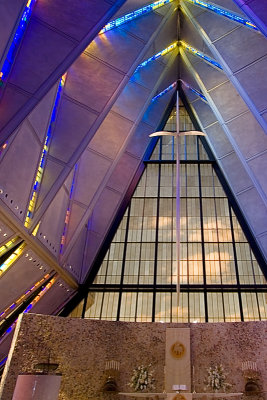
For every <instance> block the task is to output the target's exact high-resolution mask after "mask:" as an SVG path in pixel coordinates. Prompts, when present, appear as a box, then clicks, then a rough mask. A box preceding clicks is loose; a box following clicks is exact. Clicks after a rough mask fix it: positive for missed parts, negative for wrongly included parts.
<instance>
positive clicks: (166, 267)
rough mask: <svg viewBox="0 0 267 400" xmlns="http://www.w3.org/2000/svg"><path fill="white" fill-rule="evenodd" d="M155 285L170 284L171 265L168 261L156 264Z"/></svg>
mask: <svg viewBox="0 0 267 400" xmlns="http://www.w3.org/2000/svg"><path fill="white" fill-rule="evenodd" d="M157 284H172V263H171V262H170V261H160V260H159V261H158V262H157Z"/></svg>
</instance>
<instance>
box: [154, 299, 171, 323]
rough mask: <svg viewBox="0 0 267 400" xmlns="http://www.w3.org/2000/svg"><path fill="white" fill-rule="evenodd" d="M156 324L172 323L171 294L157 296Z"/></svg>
mask: <svg viewBox="0 0 267 400" xmlns="http://www.w3.org/2000/svg"><path fill="white" fill-rule="evenodd" d="M155 322H171V293H161V292H159V293H157V294H156V311H155Z"/></svg>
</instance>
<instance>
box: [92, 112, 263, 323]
mask: <svg viewBox="0 0 267 400" xmlns="http://www.w3.org/2000/svg"><path fill="white" fill-rule="evenodd" d="M181 115H182V118H180V128H181V124H182V125H183V126H184V127H188V126H189V125H190V121H188V118H189V117H188V115H187V113H186V111H185V109H183V110H181ZM174 119H175V113H174V111H173V113H172V116H171V117H170V121H169V123H170V124H174ZM181 129H183V128H181ZM191 129H192V127H191ZM157 149H158V150H157V151H158V155H160V153H161V152H162V158H165V159H166V160H167V159H169V160H171V159H173V157H174V155H175V146H174V143H173V139H172V138H171V137H164V138H162V139H160V140H159V141H158V145H157ZM198 152H199V153H198ZM198 155H200V159H206V160H207V159H208V156H207V154H206V152H205V150H204V147H203V146H202V144H201V142H200V141H199V139H197V138H195V137H190V136H188V137H181V138H180V157H181V160H187V161H185V162H184V163H182V164H181V165H180V173H181V175H180V186H181V198H180V240H181V244H180V284H181V293H180V303H179V307H177V294H176V293H174V292H173V291H174V290H175V285H176V283H177V259H176V250H177V245H176V206H177V204H176V187H175V186H176V177H175V173H176V166H175V165H174V164H173V163H169V164H168V163H162V164H160V163H159V164H150V163H149V164H147V166H146V169H145V171H144V173H143V176H142V178H141V179H140V182H139V184H138V186H137V188H136V190H135V193H134V196H133V198H132V200H131V202H130V205H129V207H128V209H127V211H126V213H125V215H124V217H123V219H122V222H121V223H120V225H119V228H118V230H117V232H116V235H115V237H114V239H113V242H112V244H111V246H110V248H109V250H108V252H107V254H106V256H105V258H104V261H103V263H102V265H101V267H100V269H99V272H98V275H97V277H96V279H95V281H94V285H96V286H97V285H104V286H105V290H104V292H105V293H108V296H107V297H106V296H104V297H103V294H102V293H100V294H99V293H97V294H96V297H95V298H96V300H95V303H94V304H93V305H92V306H91V307H90V309H91V311H90V312H89V309H88V310H87V311H86V314H87V315H89V314H90V313H91V314H92V315H93V316H92V318H104V319H116V318H117V313H118V310H117V311H116V310H115V308H116V307H117V306H118V297H116V296H114V293H115V292H113V290H114V286H113V287H112V291H111V289H109V287H110V286H111V285H120V284H122V286H120V289H119V290H120V291H121V290H122V294H121V307H120V319H121V320H125V321H135V320H137V321H151V320H153V318H154V319H155V320H156V321H173V322H189V321H190V322H205V319H206V318H208V320H209V322H218V321H224V319H225V321H240V320H241V312H240V304H239V301H240V297H239V294H238V292H239V293H242V296H241V300H242V303H243V304H242V305H243V309H244V319H245V320H257V319H260V318H261V319H264V318H265V319H266V295H265V294H263V293H262V292H260V290H258V292H257V293H255V290H254V289H253V288H252V289H251V292H249V291H248V286H246V288H244V290H245V291H244V290H242V285H255V284H258V285H261V284H266V280H265V278H264V276H263V274H262V271H261V269H260V268H259V265H258V263H257V261H256V259H255V256H254V255H253V253H252V251H251V248H250V246H249V244H248V242H247V240H246V238H245V236H244V234H243V231H242V229H241V226H240V224H239V223H238V221H237V218H236V216H235V213H234V212H233V210H232V209H231V208H230V205H229V202H228V199H227V197H226V195H225V193H224V190H223V188H222V186H221V184H220V181H219V180H218V178H217V176H216V174H215V173H214V169H213V165H212V163H210V164H209V163H205V164H203V163H202V164H201V163H199V164H197V163H191V164H190V163H189V162H188V160H189V159H190V158H192V159H194V160H197V159H198ZM158 159H159V158H158ZM159 185H160V186H159ZM200 189H201V190H200ZM200 194H201V196H200ZM201 218H202V219H201ZM203 239H204V241H203ZM126 240H127V241H126ZM204 271H205V273H206V276H205V277H204ZM237 272H238V277H237ZM122 273H123V274H124V276H123V278H122V279H121V274H122ZM204 282H205V284H206V286H205V287H204ZM239 282H240V285H241V286H239ZM127 285H131V286H130V287H129V286H127ZM145 285H146V287H145ZM196 285H199V286H197V287H196ZM209 285H220V286H221V289H220V292H219V293H218V292H216V293H215V292H214V290H215V289H217V288H214V286H213V287H210V288H209ZM226 285H232V287H231V292H228V291H227V290H229V287H227V286H226ZM201 287H202V288H201ZM102 288H103V286H101V290H102ZM144 288H145V290H149V292H144ZM199 288H201V290H199ZM204 288H205V289H206V293H207V296H204ZM119 290H118V291H117V292H116V293H117V295H118V296H119ZM129 290H131V291H132V292H131V293H129V292H128V291H129ZM198 290H199V292H197V291H198ZM153 296H155V315H154V316H152V304H153ZM205 299H206V301H207V304H206V307H205V303H204V302H205ZM257 307H258V308H257ZM205 310H208V315H207V316H205ZM91 314H90V315H91ZM94 315H95V316H94ZM96 315H98V316H96ZM205 317H206V318H205Z"/></svg>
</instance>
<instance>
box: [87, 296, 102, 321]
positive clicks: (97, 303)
mask: <svg viewBox="0 0 267 400" xmlns="http://www.w3.org/2000/svg"><path fill="white" fill-rule="evenodd" d="M89 296H91V298H93V299H94V302H93V303H92V304H91V306H90V307H89V308H88V309H87V310H86V312H85V315H84V316H85V318H92V319H100V318H101V308H102V302H103V292H101V293H93V292H91V293H89V294H88V297H89Z"/></svg>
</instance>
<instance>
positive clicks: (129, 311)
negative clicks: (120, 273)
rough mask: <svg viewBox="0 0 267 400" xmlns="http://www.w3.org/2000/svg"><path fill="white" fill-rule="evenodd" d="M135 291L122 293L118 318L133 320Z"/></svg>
mask: <svg viewBox="0 0 267 400" xmlns="http://www.w3.org/2000/svg"><path fill="white" fill-rule="evenodd" d="M136 298H137V293H132V292H130V293H122V296H121V308H120V320H121V321H135V312H136Z"/></svg>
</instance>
